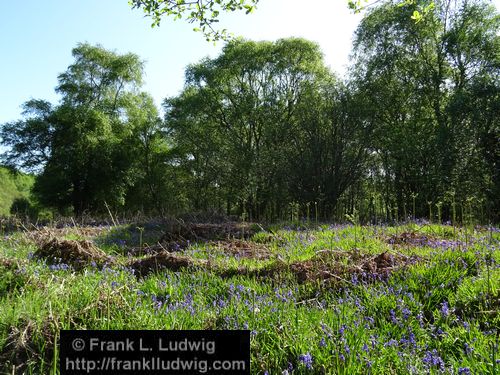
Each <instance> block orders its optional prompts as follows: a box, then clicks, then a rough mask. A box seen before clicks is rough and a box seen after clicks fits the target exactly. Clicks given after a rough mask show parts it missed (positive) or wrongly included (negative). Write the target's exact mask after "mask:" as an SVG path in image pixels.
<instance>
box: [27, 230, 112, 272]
mask: <svg viewBox="0 0 500 375" xmlns="http://www.w3.org/2000/svg"><path fill="white" fill-rule="evenodd" d="M37 242H38V243H37V247H38V250H37V251H35V253H34V254H33V255H34V256H35V257H38V258H42V259H46V260H47V261H48V262H50V263H51V264H54V263H56V264H57V263H65V264H68V265H71V266H73V267H74V268H75V269H80V268H82V267H85V266H87V265H90V264H91V263H92V262H95V263H96V264H97V265H100V264H103V263H105V262H109V261H111V258H110V257H108V256H107V255H106V253H105V252H104V251H102V250H101V249H99V248H98V247H96V246H95V245H94V244H93V243H92V242H91V241H86V240H85V241H76V240H65V239H58V238H56V237H50V238H41V239H39V240H38V241H37Z"/></svg>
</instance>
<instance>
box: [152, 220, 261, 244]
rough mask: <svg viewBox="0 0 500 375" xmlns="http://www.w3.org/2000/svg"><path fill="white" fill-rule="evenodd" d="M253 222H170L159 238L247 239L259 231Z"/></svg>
mask: <svg viewBox="0 0 500 375" xmlns="http://www.w3.org/2000/svg"><path fill="white" fill-rule="evenodd" d="M259 230H260V229H259V225H258V224H254V223H238V222H227V223H219V224H211V223H209V224H207V223H184V222H175V223H170V224H169V225H168V227H167V229H166V231H165V233H164V234H163V236H162V237H161V238H160V240H159V242H160V243H162V244H163V243H171V242H177V243H179V242H187V241H189V242H208V241H219V240H226V239H247V238H249V237H251V236H253V235H254V234H255V233H257V232H258V231H259Z"/></svg>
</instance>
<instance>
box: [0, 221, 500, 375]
mask: <svg viewBox="0 0 500 375" xmlns="http://www.w3.org/2000/svg"><path fill="white" fill-rule="evenodd" d="M134 228H135V227H133V226H129V227H119V228H115V229H113V230H111V232H108V233H105V234H103V235H101V236H100V237H99V238H97V239H95V242H96V243H97V244H99V246H100V247H101V248H102V249H104V250H105V251H106V252H108V253H109V254H113V255H114V256H115V257H116V265H114V266H113V267H111V268H107V267H105V268H103V269H100V268H97V267H92V266H88V267H87V268H85V269H84V270H82V271H78V272H76V271H73V270H72V269H66V267H54V266H50V265H47V264H45V262H44V261H42V260H37V259H35V258H33V257H31V255H30V254H31V253H32V252H33V251H35V247H34V246H33V245H32V244H30V243H29V242H28V241H26V240H24V239H23V236H22V234H20V233H18V234H14V235H12V236H10V237H8V238H4V239H2V240H1V241H0V259H7V260H9V262H10V263H8V264H7V262H3V263H0V363H2V360H3V361H4V362H5V363H7V362H9V361H10V364H8V365H7V366H6V368H5V369H4V371H5V373H6V374H10V373H12V362H13V358H14V356H15V355H17V357H18V358H22V359H23V361H21V362H22V363H18V364H20V365H23V366H24V367H23V368H24V371H25V373H27V374H41V373H47V374H56V373H58V370H57V361H58V358H57V351H54V350H53V348H54V343H55V342H57V338H58V332H59V330H60V329H250V330H251V331H252V334H251V365H252V373H255V374H264V373H266V372H267V373H269V374H282V373H283V371H285V370H287V371H288V373H289V374H291V373H293V374H321V373H325V374H426V373H429V374H439V373H451V374H458V373H463V374H466V373H472V374H494V373H495V371H496V372H497V373H498V372H499V369H500V363H498V361H499V360H500V355H499V353H498V334H499V328H500V318H499V314H498V312H499V309H500V268H499V264H500V255H499V252H498V244H499V241H500V235H499V233H498V232H493V233H490V232H488V231H487V230H486V229H482V228H475V229H474V228H467V229H466V228H452V227H449V226H438V225H432V226H417V225H415V224H412V225H408V226H400V227H361V226H357V227H353V226H340V225H337V226H326V225H325V226H321V227H316V228H309V229H307V230H300V231H297V230H291V229H286V228H284V227H281V228H277V227H275V228H273V231H272V232H271V231H270V232H261V233H257V234H256V235H254V237H253V238H252V239H251V240H250V241H249V242H248V243H249V244H250V245H249V246H251V245H254V246H257V247H258V246H260V248H263V247H265V249H266V251H268V252H269V254H270V256H269V257H267V258H265V259H253V258H248V257H236V256H234V255H231V254H228V253H227V252H225V251H224V250H223V248H222V247H221V245H220V244H217V243H208V244H204V243H196V244H192V246H191V247H190V248H188V249H186V250H184V252H183V253H184V254H187V255H189V256H191V257H194V258H198V259H206V260H208V259H210V264H211V265H213V267H214V268H213V269H225V268H232V269H241V268H244V269H259V268H263V267H266V266H267V267H271V266H273V265H275V264H280V265H282V266H281V267H280V268H277V269H278V270H279V272H276V273H274V274H272V275H271V276H267V277H259V276H256V275H255V274H254V275H253V276H250V275H244V274H240V275H238V274H236V275H235V276H232V277H227V276H221V275H219V274H218V273H217V272H215V271H213V269H212V270H209V269H204V268H199V269H194V270H189V271H188V270H186V271H182V272H171V271H163V272H161V273H156V274H151V275H148V276H147V277H144V278H138V277H136V276H135V275H133V274H132V273H131V272H130V270H129V269H127V268H126V267H123V265H124V264H126V263H127V261H128V260H129V258H128V257H127V256H126V255H117V254H123V253H124V252H123V251H118V250H120V247H123V246H125V247H126V246H137V241H140V239H138V231H139V230H136V229H134ZM157 229H158V228H157V227H154V226H153V227H151V228H149V229H148V228H146V229H145V232H144V233H143V237H142V241H144V242H145V243H146V242H148V241H150V242H152V241H154V240H155V236H157V235H158V232H157ZM408 232H412V233H417V234H418V235H419V236H425V238H426V240H425V241H424V240H422V241H421V242H419V243H418V244H415V243H413V244H412V243H404V244H396V245H394V244H391V243H390V242H391V241H390V239H391V238H395V237H394V236H398V235H399V236H401V235H402V234H403V233H408ZM66 236H67V237H68V238H76V239H79V238H81V235H80V234H78V233H76V234H74V235H72V234H71V233H69V234H67V235H66ZM419 238H421V237H419ZM120 240H124V241H125V244H123V243H122V242H120ZM466 241H467V244H466ZM325 250H326V251H327V252H349V254H351V253H352V252H356V254H358V253H359V254H361V255H364V256H365V257H373V256H376V255H377V254H380V253H383V252H385V251H389V252H390V253H393V254H403V255H412V256H414V257H418V261H417V262H414V263H412V264H411V265H409V266H408V267H404V268H401V269H395V270H394V272H392V273H391V274H390V276H389V277H382V278H381V280H378V281H374V280H371V279H369V278H367V279H366V280H370V281H369V282H368V281H365V282H363V281H361V279H360V280H358V281H357V280H356V279H350V278H349V279H347V276H346V275H343V278H345V279H347V280H346V282H343V281H341V280H336V279H335V280H333V281H332V280H330V281H332V282H325V281H323V280H318V279H314V278H312V279H310V280H308V281H306V282H299V281H298V280H297V278H296V277H295V274H294V273H293V272H292V270H291V269H290V268H288V267H287V265H292V264H294V263H297V262H303V261H307V260H308V259H313V258H314V257H317V256H318V254H322V251H325ZM324 259H325V260H324V262H326V266H328V267H329V266H331V267H332V270H333V269H334V264H333V263H332V264H330V263H328V262H330V261H331V262H333V260H329V259H330V258H324ZM345 259H351V258H345ZM12 262H14V263H15V262H17V263H18V264H12ZM2 264H3V265H2ZM345 266H352V265H349V264H346V265H345ZM23 333H24V337H25V338H27V340H25V341H26V342H23V343H21V344H20V342H21V340H20V339H19V338H20V336H21V335H22V334H23ZM16 340H17V341H16ZM16 342H17V343H18V345H17V347H15V345H14V344H13V343H16ZM23 345H24V346H23ZM13 348H14V349H13ZM304 355H310V358H311V359H312V360H311V362H310V363H307V361H304ZM467 371H470V372H467ZM19 373H21V372H19Z"/></svg>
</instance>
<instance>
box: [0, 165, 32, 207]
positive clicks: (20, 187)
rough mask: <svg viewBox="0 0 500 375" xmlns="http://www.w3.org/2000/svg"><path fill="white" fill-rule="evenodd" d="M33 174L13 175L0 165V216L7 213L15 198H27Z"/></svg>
mask: <svg viewBox="0 0 500 375" xmlns="http://www.w3.org/2000/svg"><path fill="white" fill-rule="evenodd" d="M34 181H35V179H34V177H33V176H30V175H27V174H22V173H19V174H17V175H13V174H12V173H10V172H9V171H8V170H7V169H6V168H4V167H1V166H0V216H2V215H9V214H10V207H11V206H12V203H14V200H16V198H26V199H28V198H29V194H30V189H31V187H32V186H33V183H34Z"/></svg>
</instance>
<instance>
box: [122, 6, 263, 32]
mask: <svg viewBox="0 0 500 375" xmlns="http://www.w3.org/2000/svg"><path fill="white" fill-rule="evenodd" d="M258 1H259V0H196V1H185V0H180V1H179V0H167V1H158V0H130V1H129V2H130V4H131V5H132V7H133V8H142V9H143V10H144V13H146V15H148V16H150V17H152V18H153V26H158V25H159V24H160V22H161V19H162V17H163V16H169V17H173V18H174V19H175V20H177V19H181V18H183V17H185V18H186V20H187V21H188V22H189V23H197V24H198V25H199V27H195V28H194V31H201V32H202V33H203V35H205V37H206V39H207V41H217V40H220V39H225V40H227V39H228V37H229V34H228V31H227V30H226V29H222V30H217V29H215V28H214V26H213V24H214V23H217V22H219V14H220V12H221V11H222V12H234V11H237V10H244V11H245V13H246V14H248V13H251V12H253V11H254V9H255V6H256V5H257V3H258Z"/></svg>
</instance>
